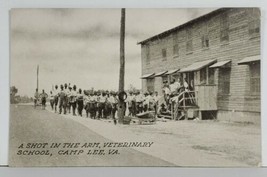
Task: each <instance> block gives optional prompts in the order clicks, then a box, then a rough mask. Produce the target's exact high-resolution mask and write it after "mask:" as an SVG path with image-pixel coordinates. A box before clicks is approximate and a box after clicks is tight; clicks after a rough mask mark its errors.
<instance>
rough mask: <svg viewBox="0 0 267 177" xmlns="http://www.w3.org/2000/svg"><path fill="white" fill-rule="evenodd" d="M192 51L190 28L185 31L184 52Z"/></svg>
mask: <svg viewBox="0 0 267 177" xmlns="http://www.w3.org/2000/svg"><path fill="white" fill-rule="evenodd" d="M192 51H193V40H192V29H188V30H187V31H186V52H192Z"/></svg>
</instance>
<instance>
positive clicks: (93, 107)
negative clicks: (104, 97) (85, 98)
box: [89, 91, 96, 119]
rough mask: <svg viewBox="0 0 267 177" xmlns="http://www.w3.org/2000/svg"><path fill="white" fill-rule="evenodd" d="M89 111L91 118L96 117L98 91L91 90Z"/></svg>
mask: <svg viewBox="0 0 267 177" xmlns="http://www.w3.org/2000/svg"><path fill="white" fill-rule="evenodd" d="M89 113H90V118H92V119H95V118H96V92H94V91H91V92H90V97H89Z"/></svg>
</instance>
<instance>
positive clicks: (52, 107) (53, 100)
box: [49, 90, 55, 110]
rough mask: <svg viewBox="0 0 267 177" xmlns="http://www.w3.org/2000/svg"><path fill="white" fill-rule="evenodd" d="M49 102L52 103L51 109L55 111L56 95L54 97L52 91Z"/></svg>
mask: <svg viewBox="0 0 267 177" xmlns="http://www.w3.org/2000/svg"><path fill="white" fill-rule="evenodd" d="M49 101H50V106H51V109H52V110H54V104H55V95H54V93H53V92H52V90H51V91H50V95H49Z"/></svg>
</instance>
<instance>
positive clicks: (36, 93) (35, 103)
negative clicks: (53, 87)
mask: <svg viewBox="0 0 267 177" xmlns="http://www.w3.org/2000/svg"><path fill="white" fill-rule="evenodd" d="M38 99H39V93H38V89H36V90H35V93H34V108H36V106H37V102H38Z"/></svg>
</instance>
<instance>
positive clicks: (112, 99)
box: [108, 92, 118, 125]
mask: <svg viewBox="0 0 267 177" xmlns="http://www.w3.org/2000/svg"><path fill="white" fill-rule="evenodd" d="M108 101H109V102H110V103H111V107H112V110H111V117H112V119H113V121H114V124H115V125H116V124H117V121H116V118H115V115H116V111H117V106H118V98H117V97H116V93H115V92H111V93H110V97H109V98H108Z"/></svg>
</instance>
